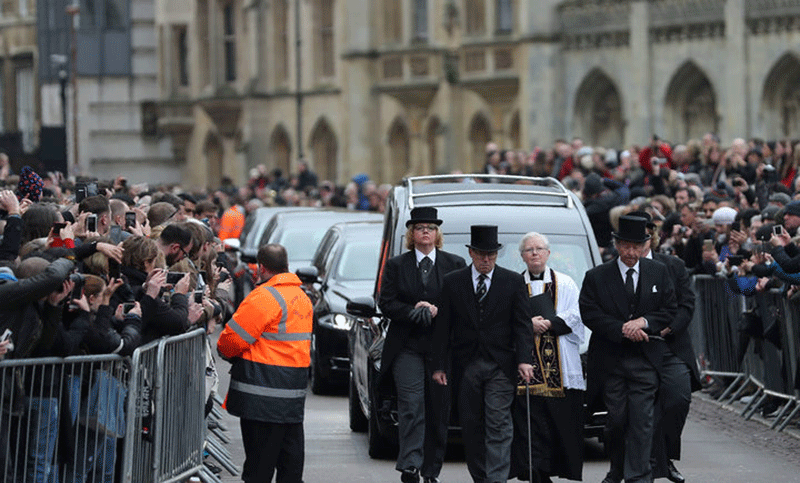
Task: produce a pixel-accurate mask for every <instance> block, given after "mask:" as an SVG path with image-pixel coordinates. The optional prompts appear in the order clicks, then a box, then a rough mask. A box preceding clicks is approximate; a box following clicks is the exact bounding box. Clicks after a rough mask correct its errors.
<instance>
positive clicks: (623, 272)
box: [617, 257, 639, 292]
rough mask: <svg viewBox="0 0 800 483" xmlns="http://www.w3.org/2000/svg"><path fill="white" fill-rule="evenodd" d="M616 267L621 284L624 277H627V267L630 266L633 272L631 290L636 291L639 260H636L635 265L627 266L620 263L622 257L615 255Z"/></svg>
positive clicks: (623, 281) (623, 282)
mask: <svg viewBox="0 0 800 483" xmlns="http://www.w3.org/2000/svg"><path fill="white" fill-rule="evenodd" d="M617 267H619V273H620V275H622V284H623V285H624V284H625V279H626V278H627V277H628V269H630V268H632V269H633V270H634V272H633V291H634V292H636V287H638V286H639V261H638V260H637V261H636V265H634V266H632V267H629V266H627V265H625V264H624V263H622V259H621V258H619V257H617Z"/></svg>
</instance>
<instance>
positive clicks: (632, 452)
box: [604, 352, 659, 483]
mask: <svg viewBox="0 0 800 483" xmlns="http://www.w3.org/2000/svg"><path fill="white" fill-rule="evenodd" d="M658 384H659V379H658V372H657V371H656V369H655V367H653V364H651V363H650V361H648V360H647V359H646V358H645V357H644V355H641V354H636V353H634V352H629V353H625V354H623V355H621V356H620V358H619V362H618V364H617V365H615V366H614V367H613V368H612V370H611V372H610V373H609V374H608V376H607V377H606V380H605V392H604V396H605V401H606V407H607V408H608V420H607V421H606V429H605V435H606V440H605V444H606V450H607V451H608V456H609V458H610V460H611V471H610V472H609V473H610V474H611V476H612V477H614V479H623V478H624V479H625V481H626V482H627V483H634V482H637V483H638V482H652V481H653V474H652V466H651V463H650V456H651V451H652V446H653V434H654V432H655V421H654V418H655V400H656V392H657V391H658Z"/></svg>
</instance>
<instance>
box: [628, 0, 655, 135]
mask: <svg viewBox="0 0 800 483" xmlns="http://www.w3.org/2000/svg"><path fill="white" fill-rule="evenodd" d="M648 10H649V8H648V5H647V2H646V1H635V2H632V3H631V17H630V39H629V44H630V48H631V65H630V66H629V69H628V74H629V75H628V76H627V77H628V89H629V92H628V93H627V95H625V96H624V97H625V98H626V99H627V101H628V102H627V104H628V106H629V107H628V110H627V112H626V113H625V114H626V115H627V121H628V123H627V129H626V130H625V139H624V141H623V142H624V143H625V144H626V145H629V144H631V143H644V142H646V140H648V139H650V136H651V135H652V133H653V129H655V125H654V122H653V114H652V113H653V107H652V106H653V104H654V103H655V102H660V100H658V99H654V98H653V93H652V86H651V84H652V81H651V77H652V66H651V60H650V33H649V31H650V17H649V13H648Z"/></svg>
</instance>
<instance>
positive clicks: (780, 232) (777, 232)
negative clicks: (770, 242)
mask: <svg viewBox="0 0 800 483" xmlns="http://www.w3.org/2000/svg"><path fill="white" fill-rule="evenodd" d="M772 233H774V234H775V235H777V236H781V235H783V225H773V226H772Z"/></svg>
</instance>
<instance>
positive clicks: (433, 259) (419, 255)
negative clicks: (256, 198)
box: [414, 248, 436, 267]
mask: <svg viewBox="0 0 800 483" xmlns="http://www.w3.org/2000/svg"><path fill="white" fill-rule="evenodd" d="M414 252H415V253H416V254H417V267H419V262H421V261H422V259H423V258H425V257H428V258H430V259H431V262H433V263H432V265H436V249H435V248H434V249H433V250H431V252H430V253H429V254H427V255H425V254H424V253H422V252H421V251H419V250H417V249H416V248H414Z"/></svg>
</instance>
